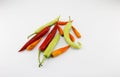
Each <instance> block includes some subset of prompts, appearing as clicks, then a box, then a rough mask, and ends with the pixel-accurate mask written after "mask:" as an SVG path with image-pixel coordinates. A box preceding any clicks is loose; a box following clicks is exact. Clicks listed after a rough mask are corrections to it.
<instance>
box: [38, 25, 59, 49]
mask: <svg viewBox="0 0 120 77" xmlns="http://www.w3.org/2000/svg"><path fill="white" fill-rule="evenodd" d="M57 29H58V24H56V25H55V26H54V28H53V29H52V31H51V32H50V33H49V34H48V36H47V37H46V39H45V40H44V42H43V43H42V44H41V45H40V47H39V51H44V50H45V49H46V47H47V46H48V45H49V43H50V42H51V41H52V39H53V37H54V36H55V34H56V32H57Z"/></svg>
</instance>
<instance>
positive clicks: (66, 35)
mask: <svg viewBox="0 0 120 77" xmlns="http://www.w3.org/2000/svg"><path fill="white" fill-rule="evenodd" d="M71 27H72V22H71V20H70V17H69V22H68V23H67V24H66V25H65V28H64V31H63V32H64V38H65V40H66V42H67V43H68V44H69V45H70V46H71V47H73V48H77V49H79V48H81V43H80V42H78V44H76V43H74V42H72V41H71V40H70V37H69V32H70V29H71Z"/></svg>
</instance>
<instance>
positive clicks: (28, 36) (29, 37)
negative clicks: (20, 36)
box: [27, 33, 35, 39]
mask: <svg viewBox="0 0 120 77" xmlns="http://www.w3.org/2000/svg"><path fill="white" fill-rule="evenodd" d="M34 34H35V33H32V34H30V35H29V36H28V37H27V39H29V38H30V37H31V36H33V35H34Z"/></svg>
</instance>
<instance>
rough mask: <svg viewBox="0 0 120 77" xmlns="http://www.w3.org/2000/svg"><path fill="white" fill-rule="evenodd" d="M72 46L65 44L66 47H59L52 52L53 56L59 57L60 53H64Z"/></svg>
mask: <svg viewBox="0 0 120 77" xmlns="http://www.w3.org/2000/svg"><path fill="white" fill-rule="evenodd" d="M69 48H70V46H69V45H68V46H65V47H62V48H59V49H57V50H55V51H53V52H52V54H51V56H52V57H57V56H59V55H60V54H62V53H64V52H65V51H67V50H68V49H69Z"/></svg>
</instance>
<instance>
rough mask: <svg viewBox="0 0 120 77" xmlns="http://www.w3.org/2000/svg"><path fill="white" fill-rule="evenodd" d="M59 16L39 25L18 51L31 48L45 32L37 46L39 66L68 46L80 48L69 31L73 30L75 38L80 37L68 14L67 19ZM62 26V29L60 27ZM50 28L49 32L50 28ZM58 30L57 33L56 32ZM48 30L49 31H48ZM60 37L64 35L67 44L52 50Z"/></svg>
mask: <svg viewBox="0 0 120 77" xmlns="http://www.w3.org/2000/svg"><path fill="white" fill-rule="evenodd" d="M59 19H60V16H58V17H57V18H55V19H53V20H52V21H50V22H48V23H46V24H45V25H43V26H40V27H39V28H38V29H37V30H35V31H34V33H32V34H31V35H29V36H28V38H30V37H31V36H33V35H34V36H33V37H32V38H31V39H30V40H28V41H27V42H26V43H25V45H24V46H23V47H22V48H21V49H20V50H19V52H22V51H24V50H29V51H30V50H32V49H34V47H35V46H36V45H37V44H38V43H39V42H40V41H41V40H42V38H43V37H44V36H45V35H46V34H47V36H46V38H45V39H43V42H42V43H41V45H40V46H39V48H38V62H39V67H40V66H42V65H43V63H44V61H45V60H46V59H47V58H49V57H57V56H59V55H61V54H63V53H64V52H66V51H67V50H68V49H69V48H70V47H72V48H75V49H80V48H81V43H80V42H77V43H75V38H74V36H73V35H72V34H71V33H70V30H72V31H73V32H74V34H75V35H76V36H77V38H81V34H80V33H79V32H78V30H77V29H76V28H75V27H74V26H72V22H73V21H72V20H71V18H70V16H69V20H68V21H59ZM62 26H64V29H62V28H61V27H62ZM51 27H53V28H52V30H51V31H50V32H49V30H50V28H51ZM57 31H58V33H57ZM48 32H49V33H48ZM60 37H64V39H65V41H66V42H67V44H68V45H67V46H63V47H61V48H58V49H56V50H54V47H55V46H56V44H57V43H58V41H59V40H60ZM41 52H43V58H42V61H40V55H41V54H40V53H41Z"/></svg>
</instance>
